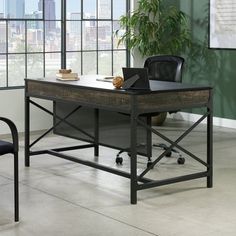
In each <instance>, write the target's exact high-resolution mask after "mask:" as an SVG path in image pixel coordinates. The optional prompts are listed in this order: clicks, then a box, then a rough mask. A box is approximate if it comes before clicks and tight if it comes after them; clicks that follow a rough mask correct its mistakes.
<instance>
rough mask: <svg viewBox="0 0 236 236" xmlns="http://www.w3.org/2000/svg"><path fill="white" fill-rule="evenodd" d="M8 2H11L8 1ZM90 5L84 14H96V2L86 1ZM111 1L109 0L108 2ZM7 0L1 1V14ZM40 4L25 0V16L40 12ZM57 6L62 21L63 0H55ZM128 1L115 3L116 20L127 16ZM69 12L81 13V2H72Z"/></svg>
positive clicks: (86, 6)
mask: <svg viewBox="0 0 236 236" xmlns="http://www.w3.org/2000/svg"><path fill="white" fill-rule="evenodd" d="M7 1H8V2H9V1H11V0H7ZM86 1H87V3H88V2H89V4H84V13H86V14H89V13H93V12H94V10H95V9H94V7H95V5H96V4H95V3H96V0H86ZM108 1H109V0H108ZM4 2H5V0H0V13H4V12H5V6H4ZM38 2H39V0H25V15H27V14H32V13H33V12H35V11H38ZM54 2H55V5H56V19H60V15H61V4H60V3H61V0H54ZM125 2H126V0H114V1H113V5H114V6H113V9H114V12H113V15H114V18H115V19H117V18H119V16H120V15H122V14H125V9H124V6H125V5H126V4H125ZM67 12H68V13H76V12H81V4H80V1H79V0H70V1H69V2H68V3H67Z"/></svg>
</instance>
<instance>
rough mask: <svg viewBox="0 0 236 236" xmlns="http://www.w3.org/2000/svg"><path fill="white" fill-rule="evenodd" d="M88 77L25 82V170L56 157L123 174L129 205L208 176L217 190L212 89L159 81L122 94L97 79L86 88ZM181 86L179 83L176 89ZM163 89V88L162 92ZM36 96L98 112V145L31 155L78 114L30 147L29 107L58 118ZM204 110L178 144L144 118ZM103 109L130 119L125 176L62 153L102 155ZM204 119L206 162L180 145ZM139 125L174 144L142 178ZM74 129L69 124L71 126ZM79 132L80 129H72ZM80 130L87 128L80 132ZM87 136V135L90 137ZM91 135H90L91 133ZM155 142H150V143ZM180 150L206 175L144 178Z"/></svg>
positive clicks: (64, 120)
mask: <svg viewBox="0 0 236 236" xmlns="http://www.w3.org/2000/svg"><path fill="white" fill-rule="evenodd" d="M84 81H86V77H85V78H82V79H81V81H78V82H70V83H66V84H65V83H63V82H58V81H56V80H55V79H40V80H37V79H26V80H25V166H28V167H29V166H30V156H34V155H39V154H51V155H53V156H57V157H60V158H63V159H66V160H70V161H73V162H77V163H80V164H83V165H87V166H90V167H93V168H97V169H100V170H103V171H107V172H110V173H113V174H116V175H119V176H123V177H126V178H129V179H130V202H131V204H136V203H137V191H139V190H143V189H148V188H152V187H157V186H162V185H166V184H172V183H177V182H182V181H187V180H192V179H197V178H203V177H206V179H207V187H208V188H211V187H212V186H213V181H212V180H213V148H212V143H213V142H212V141H213V140H212V133H213V122H212V88H211V87H204V86H190V85H189V86H188V85H183V84H178V83H171V82H158V81H155V82H153V83H151V85H153V86H151V88H152V91H151V92H148V91H142V92H133V91H123V90H116V89H114V88H113V87H112V85H111V84H108V83H104V82H97V81H96V80H95V79H94V80H92V83H89V84H88V85H87V86H86V83H84ZM176 84H178V85H176ZM159 87H160V88H159ZM31 97H34V98H41V99H46V100H51V101H54V102H56V101H63V102H69V103H75V104H78V107H77V108H76V109H75V110H77V109H80V108H81V107H82V106H87V107H91V108H94V112H95V117H97V119H95V124H94V129H95V135H94V137H93V140H94V142H93V143H89V144H86V145H77V146H72V147H61V148H55V149H47V150H39V151H31V150H30V148H31V147H32V146H33V145H34V144H36V143H37V142H38V141H39V140H40V139H42V138H43V137H44V136H45V135H47V134H48V133H49V132H50V131H52V130H53V128H54V127H55V126H56V125H58V124H59V123H61V122H66V123H67V124H69V123H68V122H67V121H66V119H67V118H68V117H69V116H70V115H71V114H73V112H75V110H74V111H72V112H71V113H70V114H68V115H67V116H65V117H63V118H60V117H57V118H58V119H59V122H58V123H56V124H54V126H53V127H51V128H50V129H49V130H48V131H46V132H45V133H44V134H43V135H41V136H40V137H39V138H37V139H36V140H35V141H33V142H32V143H31V144H30V104H32V105H34V106H36V107H38V108H39V109H41V110H43V111H45V112H47V113H48V114H50V115H54V114H53V112H51V111H49V110H47V109H46V108H44V107H42V106H41V105H39V104H38V103H36V102H34V101H33V100H32V99H31ZM196 107H205V108H206V112H205V114H203V115H202V117H201V118H200V119H199V120H198V121H197V122H195V123H194V124H193V125H192V126H191V127H190V128H189V129H187V130H186V131H185V132H184V133H183V134H182V135H181V136H180V137H179V138H177V139H176V140H175V141H172V140H170V139H169V138H168V137H166V136H164V135H163V134H161V133H160V132H158V131H157V130H155V129H153V128H152V127H151V126H150V122H148V123H145V122H143V121H142V120H141V119H139V116H140V115H141V114H149V113H150V114H151V113H153V112H164V111H169V110H178V109H184V108H196ZM99 109H105V110H108V111H116V112H123V113H126V114H129V116H130V157H131V158H130V173H128V172H124V171H121V170H118V169H114V168H110V167H107V166H104V165H101V164H98V163H95V162H91V161H86V160H82V159H79V158H77V157H73V156H71V155H68V154H65V153H61V152H63V151H68V150H74V149H81V148H90V147H94V155H95V156H98V155H99V139H98V137H99V127H98V113H99ZM204 119H207V158H206V160H207V161H206V162H205V161H203V160H202V159H200V158H199V157H197V156H196V155H194V154H193V153H191V152H189V151H188V150H186V149H185V148H183V147H181V146H180V145H179V144H178V143H179V142H180V141H181V140H182V139H183V138H184V137H185V136H186V135H188V134H189V133H190V132H191V131H192V130H193V129H194V128H195V127H196V126H198V125H199V124H200V123H201V122H202V121H203V120H204ZM137 124H139V125H142V126H143V127H144V128H146V129H147V130H148V131H149V132H152V133H154V134H155V135H157V136H159V137H161V138H162V139H164V140H165V141H167V142H168V143H169V144H170V146H169V149H167V150H165V151H164V152H163V153H162V154H161V155H160V156H159V157H157V159H156V160H154V161H153V163H152V165H150V166H149V167H147V168H146V169H145V170H144V171H143V172H142V173H141V174H139V175H137V148H136V147H137ZM69 125H70V124H69ZM73 128H75V129H78V127H76V126H73ZM79 131H80V132H83V130H81V129H79ZM85 134H86V133H85ZM87 135H88V134H87ZM149 141H150V142H151V140H149ZM173 147H176V148H178V149H179V150H181V151H182V152H184V153H186V154H187V155H188V156H189V157H191V158H193V159H195V160H196V161H197V162H199V163H201V164H202V165H204V166H205V167H206V171H202V172H198V173H193V174H188V175H183V176H178V177H174V178H168V179H164V180H153V179H150V178H146V177H145V175H146V174H147V173H148V172H149V171H150V170H151V169H152V168H153V167H154V166H155V165H156V164H157V163H158V162H159V161H160V160H161V159H162V158H163V157H164V156H165V154H166V153H168V152H169V151H170V150H171V148H173Z"/></svg>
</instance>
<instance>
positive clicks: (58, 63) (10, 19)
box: [0, 0, 129, 89]
mask: <svg viewBox="0 0 236 236" xmlns="http://www.w3.org/2000/svg"><path fill="white" fill-rule="evenodd" d="M128 1H129V0H0V88H1V89H3V88H4V89H5V88H17V87H22V86H24V78H39V77H49V76H55V73H56V72H57V71H58V69H59V68H65V67H66V68H71V69H72V70H73V71H74V72H78V73H79V74H104V75H111V74H113V75H120V74H121V73H122V71H121V68H122V67H124V66H127V64H128V57H127V55H128V54H127V50H126V48H125V45H119V47H117V38H116V37H115V36H114V32H115V31H116V30H117V29H119V17H120V16H121V15H123V14H126V12H127V11H128V8H129V4H128Z"/></svg>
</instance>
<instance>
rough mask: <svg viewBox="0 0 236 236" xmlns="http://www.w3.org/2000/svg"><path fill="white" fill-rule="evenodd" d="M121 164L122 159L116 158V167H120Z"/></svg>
mask: <svg viewBox="0 0 236 236" xmlns="http://www.w3.org/2000/svg"><path fill="white" fill-rule="evenodd" d="M122 163H123V158H122V157H116V164H117V165H122Z"/></svg>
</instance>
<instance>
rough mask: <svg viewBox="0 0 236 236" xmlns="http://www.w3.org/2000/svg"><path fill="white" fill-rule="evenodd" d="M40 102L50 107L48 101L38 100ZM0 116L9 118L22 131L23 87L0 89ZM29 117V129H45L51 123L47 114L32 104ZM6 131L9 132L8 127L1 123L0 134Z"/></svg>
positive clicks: (50, 104)
mask: <svg viewBox="0 0 236 236" xmlns="http://www.w3.org/2000/svg"><path fill="white" fill-rule="evenodd" d="M35 101H36V100H35ZM37 101H39V99H38V100H37ZM40 104H43V105H44V106H45V107H47V108H48V109H52V103H50V102H46V101H43V100H40ZM0 116H2V117H7V118H9V119H11V120H12V121H13V122H14V123H15V124H16V126H17V129H18V131H19V132H24V89H13V90H0ZM31 118H32V122H31V123H32V124H31V130H41V129H46V128H48V127H50V126H51V125H52V120H51V117H50V116H49V115H47V114H45V113H44V112H42V111H40V110H39V109H37V108H34V107H32V106H31ZM7 133H9V128H8V127H7V126H6V125H3V123H1V124H0V135H1V134H7Z"/></svg>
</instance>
